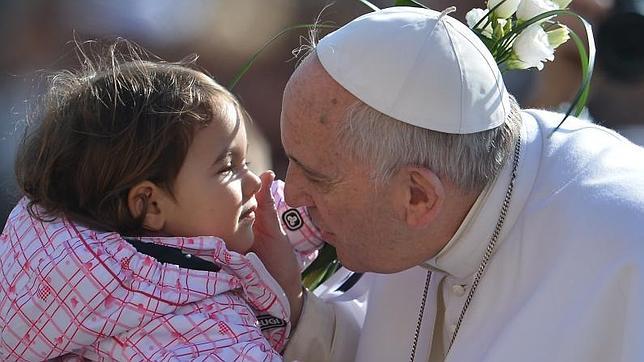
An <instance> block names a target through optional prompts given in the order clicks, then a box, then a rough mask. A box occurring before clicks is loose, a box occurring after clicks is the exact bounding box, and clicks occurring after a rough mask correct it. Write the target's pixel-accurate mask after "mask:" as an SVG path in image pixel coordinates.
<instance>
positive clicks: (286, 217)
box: [0, 182, 322, 361]
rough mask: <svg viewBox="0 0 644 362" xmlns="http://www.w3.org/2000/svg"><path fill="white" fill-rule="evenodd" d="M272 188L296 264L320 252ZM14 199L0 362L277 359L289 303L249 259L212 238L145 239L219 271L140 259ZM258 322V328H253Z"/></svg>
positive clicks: (1, 285) (129, 249) (312, 233)
mask: <svg viewBox="0 0 644 362" xmlns="http://www.w3.org/2000/svg"><path fill="white" fill-rule="evenodd" d="M282 189H283V185H282V183H281V182H276V183H274V184H273V187H272V191H273V195H274V198H275V201H276V206H277V207H278V212H279V214H280V216H281V218H282V220H283V221H284V228H285V230H286V232H287V234H288V236H289V239H290V241H291V242H292V244H293V245H294V247H295V249H296V251H297V254H298V256H299V258H300V261H301V262H302V266H303V267H304V265H305V264H306V263H307V262H310V261H311V260H313V259H314V258H315V255H316V250H317V249H318V248H319V247H320V246H321V245H322V241H321V239H320V237H319V233H318V231H317V229H316V228H315V227H313V226H312V224H311V223H310V220H309V219H308V216H307V214H306V212H305V211H304V210H297V211H294V209H289V208H288V207H287V206H286V204H285V203H284V201H283V197H282ZM26 202H27V200H25V199H23V200H21V201H20V203H19V204H18V205H17V206H16V207H15V209H14V210H13V211H12V213H11V215H10V216H9V220H8V221H7V224H6V226H5V229H4V231H3V233H2V234H1V235H0V263H1V268H0V269H1V272H2V275H0V328H2V329H1V335H0V336H1V341H0V359H1V360H3V361H25V360H27V361H40V360H47V359H53V358H56V357H61V356H62V358H61V359H63V360H80V359H82V358H85V359H91V360H101V361H110V360H121V361H179V360H183V361H240V360H243V361H280V360H281V356H280V355H279V353H278V352H277V351H280V350H281V349H282V348H283V347H284V345H285V343H286V341H287V337H288V334H289V330H290V325H289V324H288V322H287V321H288V320H289V313H290V311H289V305H288V300H287V299H286V296H285V295H284V293H283V291H282V290H281V288H280V287H279V286H278V284H277V282H276V281H275V280H274V279H273V278H272V277H271V276H270V274H269V273H268V272H267V271H266V269H265V268H264V266H263V265H262V263H261V262H260V260H259V259H258V258H257V256H255V255H254V254H252V253H249V254H247V255H241V254H238V253H235V252H232V251H229V250H227V249H226V246H225V244H224V242H223V240H221V239H219V238H216V237H207V236H201V237H190V238H183V237H163V238H161V237H147V238H142V239H140V240H141V241H143V242H150V243H155V244H162V245H166V246H171V247H175V248H179V249H181V250H182V251H185V252H186V253H190V254H192V255H195V256H199V257H201V258H203V259H206V260H209V261H212V262H214V263H216V264H217V265H218V266H220V267H221V270H220V271H219V272H208V271H201V270H193V269H186V268H180V267H178V266H176V265H172V264H163V263H160V262H158V261H156V260H155V259H154V258H152V257H150V256H147V255H145V254H141V253H139V252H137V251H136V249H135V248H134V247H133V246H132V245H130V244H129V243H128V242H127V241H125V240H124V239H123V238H122V237H121V236H120V235H119V234H117V233H104V232H96V231H93V230H90V229H87V228H85V227H82V226H80V225H77V224H74V223H71V222H70V221H69V220H65V219H57V220H54V221H52V222H46V223H43V222H40V221H38V220H35V219H33V218H31V217H30V215H29V213H28V212H27V210H26V208H25V207H26ZM260 326H263V327H264V328H260Z"/></svg>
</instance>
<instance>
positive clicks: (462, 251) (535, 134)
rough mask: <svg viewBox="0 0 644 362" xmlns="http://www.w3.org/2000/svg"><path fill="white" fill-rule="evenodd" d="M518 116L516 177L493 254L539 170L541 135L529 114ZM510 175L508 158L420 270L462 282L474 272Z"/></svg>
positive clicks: (493, 225)
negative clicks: (436, 271)
mask: <svg viewBox="0 0 644 362" xmlns="http://www.w3.org/2000/svg"><path fill="white" fill-rule="evenodd" d="M521 115H522V118H523V126H522V127H521V153H520V158H519V167H518V170H517V173H518V174H517V178H516V181H515V187H514V192H513V194H512V200H511V202H510V207H509V210H508V215H507V216H506V220H505V223H504V225H503V229H502V230H501V234H500V235H499V239H498V242H497V246H496V250H498V249H499V248H500V247H501V245H503V241H504V239H505V237H506V236H507V235H508V233H509V231H510V230H511V229H512V228H513V227H514V223H515V221H516V219H517V217H518V215H519V213H520V212H521V210H522V209H523V206H524V204H525V202H526V200H527V198H528V195H529V193H530V190H531V189H532V185H533V183H534V179H535V177H536V174H537V170H538V168H539V167H538V166H539V161H540V159H539V157H540V153H541V148H542V139H541V134H540V132H539V131H538V126H537V124H536V122H535V120H534V118H533V117H532V116H531V115H530V114H528V113H526V112H521ZM511 173H512V157H509V158H508V161H507V162H506V164H505V165H504V166H503V168H502V169H501V172H499V175H498V176H497V178H496V179H495V180H494V182H493V183H492V184H491V185H490V186H488V187H486V189H485V190H483V192H481V195H479V197H478V199H477V200H476V202H475V203H474V205H473V206H472V208H471V209H470V211H469V212H468V214H467V216H466V217H465V219H464V220H463V222H462V223H461V226H460V227H459V228H458V230H457V231H456V233H454V236H452V238H451V239H450V241H449V242H448V243H447V244H446V245H445V247H443V249H441V251H440V252H439V253H438V254H436V256H434V257H433V258H432V259H430V260H428V261H427V262H426V263H425V264H423V265H422V266H423V267H426V268H428V269H431V270H438V271H442V272H444V273H446V274H448V275H451V276H453V277H455V278H457V279H459V280H466V279H468V278H469V277H471V276H472V275H473V274H474V273H475V272H476V270H477V269H478V267H479V264H480V263H481V258H482V257H483V254H484V252H485V248H486V247H487V245H488V241H489V240H490V236H491V235H492V233H493V232H494V227H495V225H496V223H497V220H498V218H499V212H500V210H501V206H502V204H503V200H504V198H505V194H506V191H507V188H508V184H509V182H510V178H511ZM492 260H494V257H493V258H492Z"/></svg>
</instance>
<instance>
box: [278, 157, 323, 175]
mask: <svg viewBox="0 0 644 362" xmlns="http://www.w3.org/2000/svg"><path fill="white" fill-rule="evenodd" d="M286 156H287V157H288V159H289V160H291V161H293V162H294V163H295V164H297V165H298V166H299V167H300V168H302V169H303V170H304V172H306V173H307V174H309V175H310V176H312V177H314V178H317V179H329V176H327V175H324V174H322V173H320V172H317V171H314V170H312V169H310V168H309V167H307V166H306V165H304V164H303V163H302V162H300V160H298V159H297V158H295V157H293V156H292V155H288V154H287V155H286Z"/></svg>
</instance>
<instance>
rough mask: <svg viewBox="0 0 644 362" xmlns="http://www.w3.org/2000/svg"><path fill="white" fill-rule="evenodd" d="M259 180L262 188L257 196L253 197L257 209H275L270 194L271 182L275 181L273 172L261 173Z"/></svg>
mask: <svg viewBox="0 0 644 362" xmlns="http://www.w3.org/2000/svg"><path fill="white" fill-rule="evenodd" d="M259 179H260V180H261V181H262V186H261V188H260V189H259V191H258V192H257V195H255V198H256V199H257V207H258V208H259V209H265V208H269V209H271V210H272V209H275V200H274V199H273V195H272V194H271V185H272V184H273V180H275V174H274V173H273V171H271V170H268V171H265V172H263V173H262V174H261V175H260V176H259Z"/></svg>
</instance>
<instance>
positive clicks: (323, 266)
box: [302, 244, 340, 291]
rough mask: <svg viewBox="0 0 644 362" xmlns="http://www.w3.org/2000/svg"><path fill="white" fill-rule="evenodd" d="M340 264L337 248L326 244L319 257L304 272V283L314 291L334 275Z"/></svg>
mask: <svg viewBox="0 0 644 362" xmlns="http://www.w3.org/2000/svg"><path fill="white" fill-rule="evenodd" d="M339 266H340V263H339V262H338V260H337V255H336V252H335V248H334V247H333V246H331V245H329V244H324V246H323V247H322V249H320V251H319V253H318V257H317V258H316V259H315V260H314V261H313V263H311V265H309V267H308V268H306V270H304V272H303V273H302V284H303V285H304V287H306V289H308V290H311V291H312V290H314V289H315V288H317V287H318V286H319V285H320V284H322V283H323V282H324V281H325V280H327V279H328V278H329V277H330V276H331V275H333V273H335V271H336V270H337V269H338V268H339Z"/></svg>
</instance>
